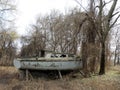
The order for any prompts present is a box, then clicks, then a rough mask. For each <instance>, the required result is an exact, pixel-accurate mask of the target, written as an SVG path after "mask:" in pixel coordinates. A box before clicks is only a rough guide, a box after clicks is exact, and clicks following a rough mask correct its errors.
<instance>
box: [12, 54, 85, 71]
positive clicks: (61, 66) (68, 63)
mask: <svg viewBox="0 0 120 90" xmlns="http://www.w3.org/2000/svg"><path fill="white" fill-rule="evenodd" d="M13 64H14V66H15V67H16V68H18V69H32V70H75V69H81V68H82V67H83V65H82V60H81V59H80V58H77V57H75V56H70V55H68V54H47V55H46V56H45V57H38V58H36V57H35V58H17V59H15V60H14V62H13Z"/></svg>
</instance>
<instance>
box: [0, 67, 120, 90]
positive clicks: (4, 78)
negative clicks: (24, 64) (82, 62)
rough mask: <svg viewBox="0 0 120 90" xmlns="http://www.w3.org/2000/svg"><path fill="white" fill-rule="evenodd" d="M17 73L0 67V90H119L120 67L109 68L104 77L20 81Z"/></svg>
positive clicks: (77, 76)
mask: <svg viewBox="0 0 120 90" xmlns="http://www.w3.org/2000/svg"><path fill="white" fill-rule="evenodd" d="M18 77H19V71H18V70H17V69H16V68H14V67H0V90H120V66H116V67H111V69H110V70H108V71H107V73H106V74H105V75H102V76H98V75H96V76H95V75H94V76H91V77H89V78H83V77H82V76H81V75H80V73H76V74H75V77H71V76H69V75H68V76H67V75H65V76H63V79H62V80H61V79H45V78H43V77H39V78H37V79H33V80H29V81H25V80H20V79H19V78H18Z"/></svg>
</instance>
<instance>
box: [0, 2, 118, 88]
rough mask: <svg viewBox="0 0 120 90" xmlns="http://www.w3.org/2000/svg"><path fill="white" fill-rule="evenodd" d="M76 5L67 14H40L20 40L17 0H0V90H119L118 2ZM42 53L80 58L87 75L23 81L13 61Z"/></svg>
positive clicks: (53, 11)
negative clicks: (50, 52)
mask: <svg viewBox="0 0 120 90" xmlns="http://www.w3.org/2000/svg"><path fill="white" fill-rule="evenodd" d="M74 1H75V2H76V3H78V4H79V7H75V8H72V9H69V10H67V11H66V13H61V12H59V11H58V10H55V9H54V10H52V11H51V13H50V14H46V15H45V16H42V15H37V17H36V18H35V23H34V24H32V23H31V24H30V25H29V27H28V28H27V34H26V35H22V36H20V35H19V33H18V32H17V31H16V28H15V26H14V23H15V20H14V19H15V17H14V14H16V12H17V9H16V4H15V3H14V0H0V65H1V66H0V87H1V88H2V89H1V88H0V90H8V89H10V90H53V87H54V89H55V90H120V66H119V65H120V30H119V27H120V22H119V20H120V6H119V5H118V2H119V0H88V6H87V7H84V5H82V4H81V3H80V0H74ZM18 42H19V43H20V45H21V48H20V47H17V43H18ZM18 49H19V50H20V51H19V52H18ZM41 50H49V51H53V52H57V53H69V54H74V55H76V56H77V57H80V58H81V59H82V61H83V69H82V71H83V73H84V76H83V75H81V73H80V72H76V73H75V75H74V76H71V75H70V74H68V75H65V76H63V80H59V79H57V80H56V79H55V80H53V79H47V80H46V78H45V77H44V78H40V77H39V78H38V79H33V80H30V81H25V80H20V79H19V70H17V69H16V68H15V67H14V66H13V60H14V59H15V58H17V57H37V56H39V51H41Z"/></svg>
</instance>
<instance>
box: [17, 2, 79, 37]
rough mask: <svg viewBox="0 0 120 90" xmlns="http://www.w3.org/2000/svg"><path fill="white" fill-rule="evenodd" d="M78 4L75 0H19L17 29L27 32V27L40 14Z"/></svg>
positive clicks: (63, 9) (23, 32)
mask: <svg viewBox="0 0 120 90" xmlns="http://www.w3.org/2000/svg"><path fill="white" fill-rule="evenodd" d="M77 5H78V4H77V3H76V2H75V1H74V0H18V5H17V9H18V16H17V21H16V25H17V28H18V29H17V31H18V32H19V34H20V35H22V34H25V31H26V27H28V25H29V24H31V23H33V21H34V20H35V17H36V16H37V15H38V14H42V15H44V14H46V13H50V11H51V10H53V9H57V10H60V11H61V12H64V11H65V9H68V8H72V7H76V6H77Z"/></svg>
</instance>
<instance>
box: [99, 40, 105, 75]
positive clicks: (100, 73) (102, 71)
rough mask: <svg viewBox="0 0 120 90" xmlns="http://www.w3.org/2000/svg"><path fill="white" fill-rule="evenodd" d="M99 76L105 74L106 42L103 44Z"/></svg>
mask: <svg viewBox="0 0 120 90" xmlns="http://www.w3.org/2000/svg"><path fill="white" fill-rule="evenodd" d="M101 48H102V51H101V58H100V71H99V75H103V74H105V42H102V47H101Z"/></svg>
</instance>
